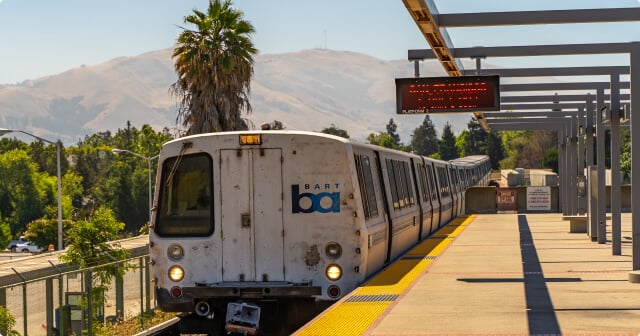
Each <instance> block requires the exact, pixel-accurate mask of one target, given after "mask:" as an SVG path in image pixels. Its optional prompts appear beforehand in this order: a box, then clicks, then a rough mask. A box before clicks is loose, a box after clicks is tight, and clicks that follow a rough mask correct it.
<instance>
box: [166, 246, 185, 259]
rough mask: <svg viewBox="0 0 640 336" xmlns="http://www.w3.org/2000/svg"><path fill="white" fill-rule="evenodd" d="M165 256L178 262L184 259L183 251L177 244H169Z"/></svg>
mask: <svg viewBox="0 0 640 336" xmlns="http://www.w3.org/2000/svg"><path fill="white" fill-rule="evenodd" d="M167 256H169V259H171V260H175V261H178V260H180V259H182V257H184V249H183V248H182V246H180V245H178V244H171V245H169V248H168V249H167Z"/></svg>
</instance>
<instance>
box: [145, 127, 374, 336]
mask: <svg viewBox="0 0 640 336" xmlns="http://www.w3.org/2000/svg"><path fill="white" fill-rule="evenodd" d="M352 157H353V153H352V149H351V147H350V146H349V145H348V141H347V140H343V139H341V138H338V137H333V136H321V135H318V134H314V133H307V132H286V131H283V132H275V131H271V132H269V131H267V132H229V133H216V134H203V135H197V136H190V137H185V138H181V139H178V140H174V141H171V142H168V143H167V144H165V145H164V146H163V149H162V151H161V153H160V162H159V168H160V169H159V170H158V178H157V188H156V190H157V191H156V198H155V199H156V203H155V211H154V214H153V215H154V216H153V225H152V226H151V230H150V233H149V237H150V250H151V258H152V264H153V267H154V271H155V285H156V298H157V302H158V305H159V307H160V308H161V309H162V310H164V311H170V312H193V313H195V314H194V317H193V318H192V319H191V320H189V321H190V322H188V323H185V325H186V326H188V327H189V328H192V329H193V330H192V331H194V332H202V331H200V329H203V328H204V329H207V330H206V331H204V332H207V331H210V330H216V331H217V330H219V329H220V328H225V329H226V330H227V331H230V332H240V333H248V334H252V333H256V332H260V331H261V330H270V329H272V328H286V329H282V330H291V328H297V327H298V326H299V325H300V324H302V323H304V322H306V320H307V319H308V318H310V317H312V316H313V315H314V314H315V313H317V311H316V304H317V302H333V301H335V300H337V299H338V298H340V297H341V296H342V295H344V294H346V293H347V292H349V291H351V290H352V289H354V288H355V287H356V286H357V285H358V284H359V283H361V282H362V281H363V278H362V277H363V276H362V274H361V273H359V272H358V268H359V265H361V264H362V262H363V260H362V258H363V256H362V255H360V254H357V253H355V251H357V250H359V249H358V247H359V246H360V245H361V244H362V239H363V238H362V237H361V236H360V235H359V232H360V231H359V229H358V227H357V225H358V224H357V212H358V211H357V209H356V203H355V202H356V199H357V198H358V197H357V195H356V196H354V186H353V182H352V178H353V175H352V174H353V173H352V169H351V165H352V160H351V159H350V158H352ZM285 322H286V323H288V325H283V323H285Z"/></svg>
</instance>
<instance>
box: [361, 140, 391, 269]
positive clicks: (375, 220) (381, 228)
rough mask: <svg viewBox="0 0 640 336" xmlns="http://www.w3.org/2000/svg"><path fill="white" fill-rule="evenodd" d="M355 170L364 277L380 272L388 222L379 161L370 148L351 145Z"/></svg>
mask: <svg viewBox="0 0 640 336" xmlns="http://www.w3.org/2000/svg"><path fill="white" fill-rule="evenodd" d="M353 152H354V159H355V171H356V173H357V176H358V185H359V188H360V193H359V202H360V204H362V207H361V208H362V215H361V216H360V218H361V220H364V230H363V231H362V235H363V238H365V243H364V244H363V247H362V250H361V253H362V254H363V255H365V258H366V261H365V262H364V265H365V269H364V273H365V277H369V276H371V275H373V274H374V273H376V272H377V271H378V270H380V269H381V268H382V267H383V266H384V265H385V263H386V260H387V254H388V251H389V249H388V248H389V245H388V244H387V242H388V237H389V222H388V217H387V211H388V209H387V206H386V204H385V197H384V192H383V190H384V189H383V188H384V185H383V184H382V179H381V174H380V161H379V159H378V154H377V151H374V150H373V148H372V146H363V145H353Z"/></svg>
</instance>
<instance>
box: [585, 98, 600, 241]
mask: <svg viewBox="0 0 640 336" xmlns="http://www.w3.org/2000/svg"><path fill="white" fill-rule="evenodd" d="M585 103H586V104H585V107H586V110H587V123H586V134H587V167H591V166H593V164H594V163H595V160H594V158H595V157H594V153H593V126H594V119H593V117H594V116H593V112H594V107H593V96H592V95H591V94H587V99H586V102H585ZM587 179H589V180H588V182H589V185H591V181H590V180H591V174H588V176H587ZM591 195H592V194H591V192H589V194H588V195H587V199H588V200H589V201H588V202H589V205H588V208H589V230H587V232H588V233H589V237H590V238H591V240H592V241H594V238H595V237H596V236H595V233H596V232H597V231H598V203H597V199H596V198H593V197H591Z"/></svg>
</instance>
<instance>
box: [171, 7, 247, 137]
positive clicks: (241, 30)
mask: <svg viewBox="0 0 640 336" xmlns="http://www.w3.org/2000/svg"><path fill="white" fill-rule="evenodd" d="M184 22H185V23H190V24H192V25H194V26H195V27H196V29H194V30H191V29H187V28H184V27H180V28H181V29H182V30H183V31H182V33H180V35H179V36H178V41H177V46H176V48H175V49H174V50H173V59H174V60H175V70H176V73H177V74H178V80H177V81H176V82H175V83H174V84H172V85H171V91H172V92H173V94H174V95H175V96H176V97H177V98H178V99H179V107H178V116H177V118H176V122H179V121H180V120H182V125H183V126H185V127H187V134H199V133H207V132H219V131H231V130H242V129H247V123H246V122H245V120H243V119H242V118H241V113H242V111H243V110H246V113H247V114H248V113H251V105H250V104H249V92H250V83H251V77H252V76H253V55H255V54H256V53H257V52H258V51H257V49H256V48H255V47H254V46H253V42H252V41H251V39H250V35H251V34H252V33H253V32H254V28H253V26H252V25H251V23H249V22H248V21H246V20H244V19H243V13H242V12H241V11H238V10H235V9H234V8H233V7H232V6H231V1H229V0H223V1H221V0H209V8H208V9H207V12H206V13H203V12H201V11H199V10H196V9H194V10H193V14H191V15H188V16H185V18H184Z"/></svg>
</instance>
